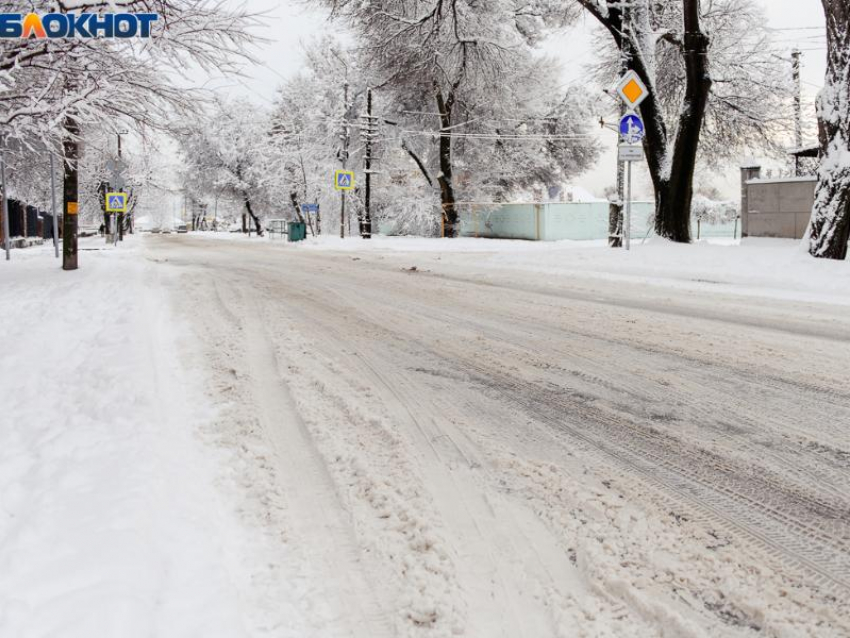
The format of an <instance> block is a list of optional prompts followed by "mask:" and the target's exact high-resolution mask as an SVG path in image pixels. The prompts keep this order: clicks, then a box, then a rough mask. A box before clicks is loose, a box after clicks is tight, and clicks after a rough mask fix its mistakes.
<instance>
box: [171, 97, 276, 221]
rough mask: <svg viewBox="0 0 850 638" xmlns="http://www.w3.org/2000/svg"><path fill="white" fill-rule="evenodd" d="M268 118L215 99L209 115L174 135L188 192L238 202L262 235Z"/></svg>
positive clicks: (243, 104)
mask: <svg viewBox="0 0 850 638" xmlns="http://www.w3.org/2000/svg"><path fill="white" fill-rule="evenodd" d="M270 131H271V120H270V118H269V115H268V114H267V113H266V112H264V111H263V110H262V109H261V108H259V107H258V106H256V105H255V104H253V103H252V102H250V101H249V100H246V99H238V100H232V101H230V100H225V99H217V100H215V102H214V104H213V105H212V107H211V109H210V112H209V113H208V114H207V115H206V116H205V117H202V118H199V119H197V120H195V121H193V122H192V123H189V124H185V125H184V129H183V131H182V132H181V133H180V135H179V136H178V140H179V143H180V148H181V152H182V155H183V158H184V160H185V175H186V177H187V180H188V183H187V188H188V189H189V190H190V192H193V193H197V194H200V195H201V196H202V195H204V194H205V193H215V192H218V193H222V194H224V195H225V196H226V197H230V198H233V199H234V200H238V201H240V202H241V204H242V205H243V206H244V208H245V212H246V213H247V215H248V216H249V217H250V218H251V220H252V221H253V223H254V227H255V229H256V231H257V234H258V235H262V234H263V225H262V222H261V219H260V217H261V215H262V211H264V210H268V209H269V202H270V197H269V195H268V193H269V189H268V184H269V177H270V171H269V170H268V164H267V159H266V158H267V149H268V145H269V137H270Z"/></svg>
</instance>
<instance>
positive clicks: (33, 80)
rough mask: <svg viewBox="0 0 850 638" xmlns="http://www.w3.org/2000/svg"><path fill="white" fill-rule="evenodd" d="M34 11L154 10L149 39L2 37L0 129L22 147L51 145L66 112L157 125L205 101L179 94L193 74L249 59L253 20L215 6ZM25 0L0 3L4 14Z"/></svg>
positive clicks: (111, 124) (109, 5) (37, 2)
mask: <svg viewBox="0 0 850 638" xmlns="http://www.w3.org/2000/svg"><path fill="white" fill-rule="evenodd" d="M27 5H28V6H27V10H28V11H32V12H35V13H49V12H51V11H57V10H58V11H60V12H67V13H79V12H81V11H85V12H88V13H101V12H114V11H116V10H120V11H125V12H156V13H158V14H159V20H158V21H156V22H155V23H154V24H153V28H152V37H151V38H150V39H144V40H141V39H134V38H131V39H113V38H93V39H81V38H57V39H2V40H0V132H2V134H3V136H4V138H5V139H7V140H18V141H19V142H20V143H22V144H28V143H33V142H34V141H36V140H38V141H40V142H45V143H48V144H50V143H55V141H56V140H57V139H59V138H60V137H62V134H63V133H62V131H63V126H64V123H65V122H66V118H67V116H68V115H69V114H71V115H72V116H73V118H74V120H75V122H76V126H77V127H78V128H79V127H85V126H87V125H89V124H94V125H97V126H99V127H101V128H107V129H112V130H113V131H118V130H122V129H126V128H127V127H128V126H143V127H161V126H163V125H164V124H165V123H166V122H169V121H171V118H170V117H169V115H171V114H173V113H174V112H175V111H177V112H184V113H185V112H189V111H192V110H193V109H194V108H196V106H197V104H198V103H199V101H200V99H201V97H202V95H201V94H200V92H198V91H192V90H186V89H185V88H184V87H180V88H178V87H177V86H176V83H175V79H176V78H179V77H181V75H183V74H185V73H186V72H189V71H191V70H193V69H197V68H198V67H201V68H203V69H209V70H212V69H215V70H218V71H223V72H231V71H234V70H236V68H237V66H238V62H239V61H240V60H247V59H249V56H248V53H247V48H246V47H247V46H249V45H250V43H251V42H252V41H253V36H252V35H251V29H252V27H253V26H254V25H255V24H256V23H255V21H254V19H253V18H252V16H251V14H249V13H247V12H246V11H245V10H243V9H239V8H237V9H231V8H228V6H227V5H226V4H225V3H222V2H219V1H218V0H86V1H85V2H72V1H71V0H59V1H58V2H57V1H53V0H31V1H30V2H28V3H27ZM20 11H21V3H20V2H13V1H12V0H0V12H4V13H5V12H11V13H17V12H20Z"/></svg>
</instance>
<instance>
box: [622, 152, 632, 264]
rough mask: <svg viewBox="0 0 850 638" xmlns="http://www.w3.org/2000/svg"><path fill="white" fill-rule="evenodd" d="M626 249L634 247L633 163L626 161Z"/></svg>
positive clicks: (624, 229)
mask: <svg viewBox="0 0 850 638" xmlns="http://www.w3.org/2000/svg"><path fill="white" fill-rule="evenodd" d="M623 234H624V235H625V238H626V250H631V249H632V163H631V162H626V220H625V222H624V223H623Z"/></svg>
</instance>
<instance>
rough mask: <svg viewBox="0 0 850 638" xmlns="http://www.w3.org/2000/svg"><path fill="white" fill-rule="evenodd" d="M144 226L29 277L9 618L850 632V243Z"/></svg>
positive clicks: (212, 629)
mask: <svg viewBox="0 0 850 638" xmlns="http://www.w3.org/2000/svg"><path fill="white" fill-rule="evenodd" d="M133 245H134V246H135V248H133V249H132V250H127V248H126V247H125V248H122V249H121V250H120V251H119V250H98V251H93V252H91V253H84V255H85V258H86V268H85V269H84V270H81V271H80V273H81V275H82V277H80V278H79V279H78V280H77V281H76V288H75V289H74V294H71V291H70V290H69V289H68V288H66V287H65V286H63V279H62V277H63V276H65V275H63V273H61V272H60V271H58V270H57V271H55V272H51V273H50V274H49V276H46V274H45V271H44V269H43V261H42V259H40V258H39V254H38V253H32V254H29V255H27V258H26V259H21V260H19V261H18V262H13V264H11V265H10V269H9V270H7V271H4V277H5V278H6V279H5V281H8V282H9V283H8V285H4V286H3V289H2V291H0V294H2V299H0V302H2V305H3V307H4V308H6V309H8V311H7V313H6V314H5V317H7V318H8V323H7V324H6V325H7V326H8V328H7V332H6V333H5V334H4V343H3V346H4V351H5V352H6V353H7V355H6V356H4V358H3V359H2V361H0V366H2V367H0V373H2V375H0V377H2V380H3V392H4V396H5V403H4V404H5V406H6V407H5V410H4V412H3V415H2V417H0V419H2V421H0V425H2V427H0V635H3V636H6V635H9V636H16V637H21V638H27V637H30V636H32V637H35V636H54V635H55V636H62V637H63V638H64V637H66V636H69V637H72V638H76V637H77V636H79V637H80V638H82V637H83V636H85V637H89V636H91V635H103V636H136V635H138V636H174V635H179V636H190V635H204V636H221V637H222V638H225V637H233V636H274V637H278V636H293V637H295V636H299V637H305V636H315V637H317V638H318V637H322V638H324V637H325V636H357V637H363V638H372V637H375V636H476V637H477V636H488V637H490V636H493V637H495V636H506V637H507V636H511V637H513V636H529V637H531V636H533V637H535V638H538V637H544V636H553V637H554V636H626V635H629V636H631V635H636V636H670V635H674V636H751V635H767V636H817V637H818V638H820V637H822V636H836V637H837V636H844V635H847V632H848V631H850V625H848V620H847V619H848V618H850V614H848V602H850V552H848V539H850V515H848V512H850V503H848V500H850V497H848V494H850V491H848V488H850V469H848V463H847V459H848V457H850V435H848V432H847V428H846V427H845V424H846V423H848V422H850V396H848V394H847V380H848V373H847V370H846V361H847V360H848V359H850V345H848V343H850V321H848V319H847V315H846V312H845V309H846V303H847V300H848V297H847V295H846V291H847V290H848V282H847V272H846V268H843V266H842V265H839V264H832V266H834V267H833V268H832V271H831V274H830V276H829V277H826V278H824V281H826V280H827V279H828V280H829V284H828V285H827V284H824V288H823V289H822V290H820V291H819V292H818V296H819V301H818V302H814V301H810V300H808V299H807V298H806V297H807V295H809V294H810V292H811V291H801V290H797V289H796V287H795V282H794V279H793V278H792V277H788V276H787V274H788V273H784V274H782V273H778V274H776V275H775V276H774V277H773V278H772V279H771V280H770V281H768V282H763V287H762V289H761V290H760V293H761V294H760V295H758V294H755V293H754V292H753V290H754V288H755V287H756V286H755V284H754V282H752V281H750V280H749V279H748V277H747V276H741V277H735V276H733V275H732V274H731V273H728V277H725V276H724V279H726V286H725V287H724V288H722V289H720V290H717V291H715V290H712V288H711V286H712V285H710V284H706V283H705V276H704V273H703V272H702V271H703V269H705V270H712V269H714V268H715V263H714V262H715V259H716V251H727V253H728V252H729V251H732V252H734V254H735V255H737V257H736V258H737V259H741V260H747V259H752V260H758V259H761V260H764V261H767V262H769V261H770V260H771V259H776V260H782V261H786V260H791V261H792V262H793V261H794V255H795V254H797V252H796V251H797V249H796V248H795V247H794V246H793V244H791V243H785V244H783V243H781V242H779V243H774V244H759V243H754V244H753V245H751V246H749V247H748V246H747V245H746V244H745V245H744V246H743V247H724V246H714V247H709V246H706V247H703V248H701V249H698V250H695V254H697V255H698V257H696V258H695V259H693V260H692V262H691V263H690V265H689V271H688V273H689V276H688V277H683V275H682V271H681V269H679V268H678V266H677V261H678V258H677V255H676V250H672V249H671V247H669V246H667V245H665V244H660V245H649V246H645V247H641V248H638V250H637V252H636V253H633V254H637V255H640V262H641V263H642V264H643V266H642V268H650V269H652V271H653V273H654V274H653V277H652V281H651V283H647V282H645V281H642V282H639V281H635V280H634V277H635V273H634V269H631V270H632V272H631V273H627V272H626V271H625V270H626V269H623V268H620V267H618V266H617V265H616V264H615V263H614V262H616V261H618V260H623V259H629V258H628V257H624V255H625V254H624V253H622V252H621V253H618V255H620V257H606V255H608V254H609V250H608V249H607V248H603V247H599V248H593V247H577V246H575V245H572V244H569V243H565V244H558V245H552V246H543V245H540V244H536V245H534V244H523V245H519V244H517V245H514V244H511V243H500V242H487V241H481V242H477V243H475V244H474V245H473V244H472V243H465V242H461V243H459V244H451V243H447V242H440V241H439V240H432V241H430V242H429V241H425V240H422V241H418V240H404V239H396V240H392V239H382V240H380V241H379V242H378V243H377V245H376V246H370V247H369V248H368V249H367V250H364V249H362V246H363V244H361V243H359V242H358V243H355V244H352V243H348V242H346V243H341V242H338V241H336V242H335V241H330V240H329V241H323V242H313V243H311V244H308V245H304V246H301V247H298V248H296V247H293V246H291V245H285V244H275V243H272V242H262V243H251V242H247V241H242V240H239V241H222V240H212V239H208V238H206V237H203V236H196V235H190V236H176V235H174V236H167V237H162V238H158V237H156V236H150V237H148V238H147V239H146V240H144V243H142V244H139V243H137V241H136V240H133ZM473 248H474V249H473ZM691 250H693V249H691ZM771 255H772V256H771ZM633 261H634V260H633ZM806 263H810V262H806ZM577 264H582V266H583V271H584V272H583V274H578V273H577V272H576V265H577ZM556 265H560V267H561V268H563V269H565V270H562V271H561V272H559V271H558V270H557V268H556ZM622 265H624V264H623V263H622V262H621V264H620V266H622ZM412 266H416V268H415V269H414V268H412ZM636 268H637V267H636ZM638 270H640V269H639V268H638ZM791 270H794V268H789V271H791ZM292 272H298V273H301V276H300V277H297V278H296V277H291V276H288V275H287V273H292ZM541 273H545V274H544V275H543V276H541ZM701 273H702V275H701ZM644 274H645V273H644ZM624 284H627V285H624ZM672 293H675V296H674V295H673V294H672ZM13 300H14V303H13ZM57 309H61V312H58V311H57ZM57 334H60V335H64V336H63V338H62V339H60V340H59V341H58V342H57V341H56V340H55V339H53V338H52V337H53V336H55V335H57ZM128 335H132V338H130V339H128V338H127V336H128ZM59 387H61V388H63V392H61V393H53V392H48V391H46V389H47V388H59Z"/></svg>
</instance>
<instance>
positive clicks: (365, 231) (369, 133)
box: [360, 89, 378, 239]
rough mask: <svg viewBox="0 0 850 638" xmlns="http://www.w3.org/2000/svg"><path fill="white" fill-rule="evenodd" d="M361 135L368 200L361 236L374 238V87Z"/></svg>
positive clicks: (369, 94)
mask: <svg viewBox="0 0 850 638" xmlns="http://www.w3.org/2000/svg"><path fill="white" fill-rule="evenodd" d="M362 120H363V127H362V129H361V135H362V136H363V141H364V143H365V147H366V154H365V162H366V200H365V211H364V217H363V218H361V220H360V236H361V237H362V238H363V239H371V238H372V144H373V142H374V140H375V137H376V136H377V134H378V126H377V122H378V118H377V117H375V116H373V115H372V89H369V90H368V91H366V115H364V116H363V118H362Z"/></svg>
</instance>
